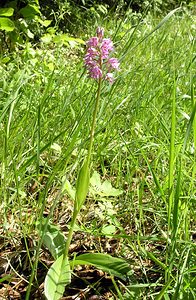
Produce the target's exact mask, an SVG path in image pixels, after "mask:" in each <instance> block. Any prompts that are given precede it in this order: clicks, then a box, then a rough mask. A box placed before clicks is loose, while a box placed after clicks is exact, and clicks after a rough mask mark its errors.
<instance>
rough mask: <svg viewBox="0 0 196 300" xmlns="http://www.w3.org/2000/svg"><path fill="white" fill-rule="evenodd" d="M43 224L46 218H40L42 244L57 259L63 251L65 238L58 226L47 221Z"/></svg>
mask: <svg viewBox="0 0 196 300" xmlns="http://www.w3.org/2000/svg"><path fill="white" fill-rule="evenodd" d="M45 224H46V220H42V225H41V233H43V244H44V246H46V247H47V248H48V250H49V251H50V253H51V254H52V256H53V257H54V259H57V258H58V257H59V256H61V255H62V253H63V250H64V248H65V244H66V238H65V236H64V234H63V233H62V232H61V231H60V229H59V228H58V226H56V225H52V224H49V223H48V224H47V226H46V225H45ZM45 226H46V228H45Z"/></svg>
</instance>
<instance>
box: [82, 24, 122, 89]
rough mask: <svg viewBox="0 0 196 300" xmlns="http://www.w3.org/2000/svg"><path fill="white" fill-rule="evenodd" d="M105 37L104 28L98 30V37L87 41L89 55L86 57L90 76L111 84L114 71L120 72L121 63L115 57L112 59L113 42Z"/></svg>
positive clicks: (85, 60)
mask: <svg viewBox="0 0 196 300" xmlns="http://www.w3.org/2000/svg"><path fill="white" fill-rule="evenodd" d="M103 37H104V30H103V28H100V27H98V28H97V36H93V37H91V38H90V39H89V40H88V41H87V53H86V55H85V57H84V62H85V66H86V68H87V70H88V74H89V76H90V77H91V78H93V79H99V78H103V79H104V80H108V81H109V82H110V83H113V81H114V75H113V73H112V72H113V71H114V70H119V65H120V63H119V61H118V59H117V58H115V57H110V54H111V52H112V51H114V46H113V42H112V40H111V39H109V38H107V39H106V38H103Z"/></svg>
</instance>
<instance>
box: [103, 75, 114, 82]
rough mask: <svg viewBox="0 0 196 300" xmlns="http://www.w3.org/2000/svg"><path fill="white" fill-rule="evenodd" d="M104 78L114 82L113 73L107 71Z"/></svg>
mask: <svg viewBox="0 0 196 300" xmlns="http://www.w3.org/2000/svg"><path fill="white" fill-rule="evenodd" d="M105 79H106V80H107V81H109V82H110V83H113V82H114V75H113V73H107V74H106V76H105Z"/></svg>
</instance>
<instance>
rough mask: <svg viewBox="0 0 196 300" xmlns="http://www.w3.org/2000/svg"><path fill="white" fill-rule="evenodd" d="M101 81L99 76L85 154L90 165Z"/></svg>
mask: <svg viewBox="0 0 196 300" xmlns="http://www.w3.org/2000/svg"><path fill="white" fill-rule="evenodd" d="M101 82H102V78H101V77H100V78H99V81H98V89H97V97H96V102H95V109H94V112H93V120H92V125H91V132H90V143H89V147H88V155H87V164H88V166H89V165H90V159H91V153H92V148H93V141H94V135H95V126H96V118H97V112H98V107H99V99H100V94H101Z"/></svg>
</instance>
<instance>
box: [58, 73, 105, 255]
mask: <svg viewBox="0 0 196 300" xmlns="http://www.w3.org/2000/svg"><path fill="white" fill-rule="evenodd" d="M101 82H102V78H99V81H98V89H97V96H96V101H95V108H94V112H93V120H92V124H91V131H90V143H89V147H88V154H87V166H88V167H89V166H90V160H91V154H92V148H93V141H94V135H95V127H96V119H97V113H98V108H99V99H100V94H101ZM79 212H80V209H77V206H76V205H74V211H73V216H72V221H71V225H70V229H69V233H68V237H67V241H66V245H65V251H64V255H63V256H64V259H65V258H67V257H68V253H69V247H70V244H71V240H72V236H73V232H74V226H75V223H76V219H77V216H78V214H79Z"/></svg>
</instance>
